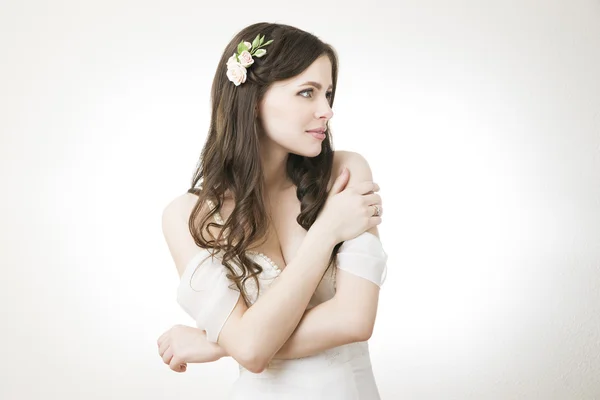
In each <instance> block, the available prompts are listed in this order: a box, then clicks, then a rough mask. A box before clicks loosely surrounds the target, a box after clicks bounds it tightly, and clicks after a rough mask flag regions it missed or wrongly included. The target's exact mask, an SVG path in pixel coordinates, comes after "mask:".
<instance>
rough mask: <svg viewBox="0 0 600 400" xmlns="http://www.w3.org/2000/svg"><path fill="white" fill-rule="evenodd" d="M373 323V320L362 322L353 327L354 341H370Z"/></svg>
mask: <svg viewBox="0 0 600 400" xmlns="http://www.w3.org/2000/svg"><path fill="white" fill-rule="evenodd" d="M374 326H375V321H373V320H362V321H360V322H358V323H356V324H355V326H354V339H355V340H356V341H357V342H366V341H367V340H369V339H371V336H372V335H373V328H374Z"/></svg>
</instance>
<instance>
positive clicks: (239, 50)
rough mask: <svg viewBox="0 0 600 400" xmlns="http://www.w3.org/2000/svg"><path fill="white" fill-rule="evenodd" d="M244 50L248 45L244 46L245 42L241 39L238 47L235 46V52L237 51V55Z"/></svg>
mask: <svg viewBox="0 0 600 400" xmlns="http://www.w3.org/2000/svg"><path fill="white" fill-rule="evenodd" d="M244 50H248V47H246V44H245V43H244V41H241V42H240V44H238V47H237V53H238V55H239V54H242V52H243V51H244Z"/></svg>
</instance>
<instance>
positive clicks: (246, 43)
mask: <svg viewBox="0 0 600 400" xmlns="http://www.w3.org/2000/svg"><path fill="white" fill-rule="evenodd" d="M244 44H245V45H246V47H247V48H248V50H250V49H251V48H252V43H250V42H244Z"/></svg>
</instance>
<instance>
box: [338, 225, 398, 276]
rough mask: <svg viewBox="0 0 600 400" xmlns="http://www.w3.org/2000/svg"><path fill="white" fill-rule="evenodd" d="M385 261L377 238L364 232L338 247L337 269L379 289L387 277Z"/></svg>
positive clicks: (384, 254) (385, 254)
mask: <svg viewBox="0 0 600 400" xmlns="http://www.w3.org/2000/svg"><path fill="white" fill-rule="evenodd" d="M387 259H388V256H387V253H386V252H385V250H383V245H382V244H381V241H380V240H379V238H378V237H377V236H375V235H373V234H372V233H370V232H364V233H362V234H360V235H358V236H357V237H355V238H354V239H351V240H346V241H345V242H344V243H343V244H342V245H341V246H340V249H339V251H338V254H337V268H339V269H341V270H344V271H346V272H349V273H351V274H353V275H356V276H359V277H361V278H364V279H367V280H369V281H371V282H373V283H375V284H376V285H377V286H379V287H381V285H383V282H385V278H386V276H387Z"/></svg>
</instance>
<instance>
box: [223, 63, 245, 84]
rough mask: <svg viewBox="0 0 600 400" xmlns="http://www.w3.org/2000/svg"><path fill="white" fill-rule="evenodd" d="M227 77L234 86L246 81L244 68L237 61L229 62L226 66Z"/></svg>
mask: <svg viewBox="0 0 600 400" xmlns="http://www.w3.org/2000/svg"><path fill="white" fill-rule="evenodd" d="M227 78H228V79H229V80H230V81H231V82H233V83H234V85H235V86H239V85H240V84H241V83H244V82H246V68H244V67H243V66H242V65H240V64H238V63H235V64H233V63H232V64H229V65H228V66H227Z"/></svg>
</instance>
